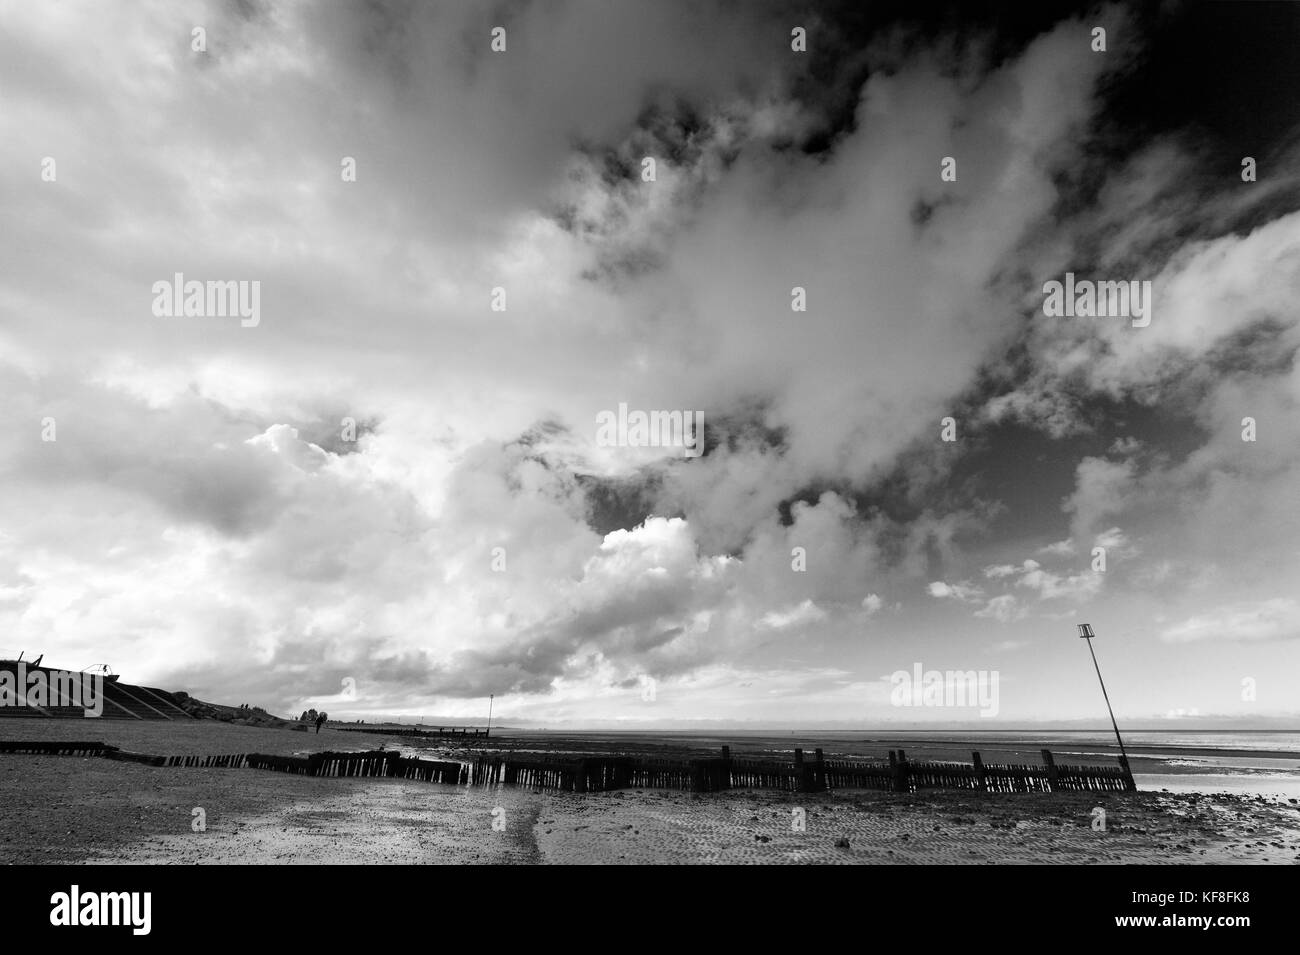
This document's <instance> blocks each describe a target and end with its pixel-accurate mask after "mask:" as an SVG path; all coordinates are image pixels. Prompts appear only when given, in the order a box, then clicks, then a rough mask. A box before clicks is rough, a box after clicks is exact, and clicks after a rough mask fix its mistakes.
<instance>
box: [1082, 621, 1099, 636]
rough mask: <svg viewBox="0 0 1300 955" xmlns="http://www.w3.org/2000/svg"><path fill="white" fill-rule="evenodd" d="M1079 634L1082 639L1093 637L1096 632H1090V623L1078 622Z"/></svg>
mask: <svg viewBox="0 0 1300 955" xmlns="http://www.w3.org/2000/svg"><path fill="white" fill-rule="evenodd" d="M1079 636H1080V638H1082V639H1084V640H1091V639H1092V638H1093V637H1095V636H1096V634H1095V633H1093V632H1092V624H1090V623H1081V624H1079Z"/></svg>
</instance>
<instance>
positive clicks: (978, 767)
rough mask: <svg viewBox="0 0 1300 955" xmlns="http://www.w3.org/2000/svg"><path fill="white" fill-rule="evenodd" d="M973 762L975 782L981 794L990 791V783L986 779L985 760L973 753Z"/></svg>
mask: <svg viewBox="0 0 1300 955" xmlns="http://www.w3.org/2000/svg"><path fill="white" fill-rule="evenodd" d="M971 760H972V762H974V763H975V782H976V784H977V785H978V786H979V788H980V792H985V793H986V792H988V791H989V781H988V780H987V779H986V778H985V777H984V760H982V759H980V754H979V753H978V752H975V753H971Z"/></svg>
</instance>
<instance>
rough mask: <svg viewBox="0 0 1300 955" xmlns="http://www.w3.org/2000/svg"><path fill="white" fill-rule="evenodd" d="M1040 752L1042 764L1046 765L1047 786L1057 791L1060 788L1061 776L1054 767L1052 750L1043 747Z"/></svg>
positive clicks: (1054, 761)
mask: <svg viewBox="0 0 1300 955" xmlns="http://www.w3.org/2000/svg"><path fill="white" fill-rule="evenodd" d="M1042 753H1043V765H1045V766H1046V767H1047V788H1048V789H1050V790H1051V791H1052V792H1057V791H1059V789H1060V779H1061V777H1060V774H1059V773H1058V772H1057V769H1056V760H1055V759H1053V758H1052V751H1051V750H1050V749H1045V750H1043V751H1042Z"/></svg>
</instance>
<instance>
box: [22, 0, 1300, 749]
mask: <svg viewBox="0 0 1300 955" xmlns="http://www.w3.org/2000/svg"><path fill="white" fill-rule="evenodd" d="M858 7H859V5H855V4H845V5H842V6H840V5H834V4H818V5H813V6H810V5H807V4H802V3H779V2H768V3H761V4H746V5H743V6H742V5H738V4H733V3H726V2H715V3H689V4H688V3H685V2H656V3H653V4H652V3H631V2H623V3H596V2H567V3H501V4H493V3H439V4H437V5H432V4H416V3H406V2H390V3H378V2H377V3H339V4H324V5H314V4H307V3H303V2H286V3H275V4H267V3H258V2H251V0H242V2H237V3H215V2H212V3H204V2H152V3H150V2H143V3H132V4H129V5H128V4H125V3H119V2H110V3H102V2H70V3H61V4H57V5H48V4H47V5H41V6H40V7H39V8H33V7H31V6H30V5H29V4H21V3H15V2H9V0H4V2H0V220H2V222H3V228H0V263H2V264H0V396H3V400H4V407H5V414H4V417H3V421H4V425H3V427H2V428H0V645H3V647H4V648H5V650H8V651H10V652H12V653H14V654H16V653H17V652H18V651H20V650H22V651H24V652H25V653H26V654H27V656H28V658H30V657H32V656H35V655H36V654H38V653H41V652H44V653H45V654H46V662H47V663H50V664H53V665H58V666H64V667H69V668H72V669H80V668H81V667H83V666H89V665H91V664H96V663H101V662H108V663H109V664H110V665H111V666H112V667H113V668H114V669H115V670H117V671H118V672H119V673H121V674H123V676H124V679H126V680H127V681H129V682H135V683H143V684H147V685H151V686H162V687H165V688H167V689H174V690H185V691H187V692H189V693H191V694H193V695H195V696H197V697H199V698H201V699H205V700H212V701H216V702H222V703H228V704H240V703H245V702H247V703H250V704H253V705H261V706H264V707H266V708H267V709H269V710H271V711H272V712H279V713H282V714H296V713H297V712H299V711H300V710H303V709H306V708H307V707H309V706H311V707H316V708H321V709H327V710H328V711H329V712H330V714H331V715H332V716H335V717H338V718H368V719H374V718H378V717H380V716H394V715H396V716H403V717H406V718H410V717H413V716H418V715H421V714H425V715H429V716H430V717H443V718H446V719H449V720H450V719H462V720H481V719H482V717H483V716H484V715H485V711H486V709H487V698H488V696H489V695H493V696H494V697H495V700H494V702H493V706H494V713H495V718H496V719H497V720H501V721H504V722H507V723H510V722H514V723H517V724H519V725H529V724H545V725H569V726H581V725H590V726H595V725H628V726H631V725H638V726H639V725H661V726H678V725H703V724H706V723H710V722H713V723H719V724H735V725H754V726H757V725H764V726H769V725H770V726H778V725H803V724H816V723H821V724H844V725H854V726H863V727H879V726H890V725H894V726H898V725H903V724H909V723H918V724H921V725H927V724H930V723H932V722H935V721H941V722H946V723H968V724H969V725H971V726H975V727H978V728H997V727H999V726H1013V725H1014V726H1024V725H1030V724H1037V723H1041V722H1044V721H1075V720H1082V721H1091V722H1092V723H1097V721H1104V720H1105V710H1104V703H1103V701H1102V699H1101V696H1100V691H1099V689H1098V687H1097V683H1096V675H1095V673H1094V672H1093V669H1092V664H1091V660H1090V659H1089V657H1088V653H1087V646H1086V645H1085V644H1084V643H1083V642H1082V641H1081V640H1079V639H1078V638H1077V632H1076V624H1078V623H1084V622H1086V623H1090V624H1092V625H1093V627H1094V628H1095V630H1096V633H1097V638H1096V640H1095V641H1094V649H1095V650H1096V652H1097V655H1098V658H1099V660H1100V663H1101V666H1102V669H1103V673H1104V675H1105V677H1106V678H1107V681H1108V682H1107V689H1108V690H1109V694H1110V698H1111V701H1112V702H1113V703H1114V706H1115V710H1116V714H1117V716H1120V717H1121V718H1123V719H1125V720H1129V721H1138V722H1140V723H1143V724H1144V725H1152V726H1166V725H1167V726H1170V727H1177V726H1183V725H1187V721H1189V720H1193V721H1195V720H1202V721H1208V722H1209V723H1210V724H1213V725H1222V726H1241V727H1247V726H1250V727H1253V726H1282V725H1287V726H1291V727H1294V726H1295V725H1296V722H1297V720H1300V683H1297V680H1296V674H1297V673H1300V593H1297V591H1296V586H1295V585H1296V582H1297V580H1300V506H1297V505H1300V484H1298V482H1297V479H1298V477H1300V471H1298V467H1300V416H1298V415H1297V405H1298V404H1300V369H1298V367H1297V364H1296V361H1295V356H1296V350H1297V347H1300V311H1298V310H1297V305H1296V302H1297V293H1300V162H1297V159H1298V158H1300V156H1298V149H1300V136H1298V134H1300V112H1298V110H1300V106H1297V104H1300V96H1297V93H1300V72H1298V71H1300V67H1297V64H1296V62H1295V58H1294V56H1293V50H1294V46H1295V43H1296V41H1297V39H1300V8H1298V7H1297V6H1295V5H1287V4H1281V5H1275V4H1269V3H1259V4H1212V3H1206V4H1177V3H1166V4H1163V5H1159V6H1145V7H1143V8H1141V9H1138V8H1124V7H1120V6H1106V5H1102V6H1087V5H1077V6H1076V5H1070V4H1061V3H1049V4H1042V5H1034V8H1033V10H1032V12H1026V11H1023V10H1020V11H1017V8H1016V6H1014V5H1011V6H1008V5H1005V4H996V3H990V4H983V5H981V4H974V5H970V4H966V5H961V6H946V5H944V6H940V5H932V6H929V7H925V6H924V5H922V8H921V9H920V11H919V12H918V10H917V8H916V6H915V5H891V4H880V5H872V7H871V12H864V11H863V10H861V9H859V8H858ZM498 27H500V28H502V29H503V30H504V33H503V34H498V36H499V37H503V38H504V47H505V48H504V49H493V40H494V34H493V31H494V28H498ZM1098 29H1101V30H1104V31H1105V35H1104V47H1105V48H1104V50H1102V49H1097V48H1096V47H1097V45H1098V39H1097V36H1098V35H1097V33H1096V30H1098ZM796 30H802V31H803V33H802V37H803V41H802V46H803V49H794V48H793V47H797V46H800V45H801V43H800V42H799V41H797V40H796V39H795V37H794V34H793V33H792V31H796ZM196 31H198V32H196ZM498 45H500V44H499V42H498ZM1247 157H1249V158H1250V159H1251V160H1253V163H1252V164H1251V165H1252V166H1253V169H1254V175H1253V176H1248V175H1247V173H1246V172H1245V171H1244V170H1245V167H1244V166H1243V160H1245V159H1246V158H1247ZM647 158H649V159H653V160H654V168H653V178H652V179H648V178H647V175H646V169H647V166H646V164H645V162H644V160H646V159H647ZM945 159H952V160H955V163H954V164H949V167H947V168H950V172H951V171H952V170H955V177H954V176H953V175H948V176H946V177H945V176H944V174H943V173H944V169H945V168H946V167H945V162H944V161H945ZM51 160H53V162H51ZM352 173H354V175H353V174H352ZM178 273H179V274H181V275H182V276H183V277H184V280H185V281H192V280H197V281H200V282H207V281H222V282H226V281H233V282H237V283H252V282H256V283H258V289H259V294H260V299H259V302H260V304H259V311H258V314H257V316H256V320H255V321H241V319H240V317H238V316H232V315H220V314H201V315H194V314H191V315H184V314H180V315H172V314H166V312H167V310H166V309H162V310H161V311H162V312H163V314H159V312H160V309H159V308H158V307H157V305H156V298H157V294H158V293H157V291H156V289H155V283H158V282H162V283H164V287H166V286H169V285H170V283H172V281H173V277H174V276H175V275H177V274H178ZM1066 273H1073V274H1074V275H1075V276H1076V277H1077V278H1078V279H1080V280H1084V279H1087V280H1097V281H1125V282H1128V281H1135V282H1149V283H1150V286H1149V288H1150V290H1151V292H1150V296H1151V297H1150V313H1149V317H1150V321H1149V324H1146V325H1141V324H1140V323H1138V322H1136V321H1130V320H1129V318H1128V317H1125V316H1122V315H1120V316H1116V315H1109V316H1104V317H1079V316H1074V317H1068V316H1057V315H1049V314H1047V311H1046V310H1045V309H1044V307H1043V303H1044V297H1045V293H1044V285H1045V283H1047V282H1050V281H1053V280H1056V281H1064V277H1065V275H1066ZM248 287H250V288H251V285H249V286H248ZM795 290H802V296H801V297H802V300H803V301H802V304H803V305H804V308H803V310H796V307H795V302H796V298H797V297H800V296H797V295H796V292H795ZM199 311H202V310H201V309H200V310H199ZM620 405H624V406H626V407H627V408H629V409H633V410H636V409H642V410H645V411H652V410H660V411H674V410H676V411H683V412H684V411H692V412H696V413H697V414H699V415H701V416H702V418H703V422H704V423H703V445H704V453H703V454H702V455H700V456H698V457H690V456H687V455H685V454H683V449H682V448H681V447H672V446H667V447H630V446H626V443H625V444H623V445H618V444H614V445H611V444H610V443H609V442H607V441H604V440H602V439H601V436H600V434H599V431H598V427H597V422H598V421H599V420H600V416H601V415H602V412H606V413H616V412H617V410H618V409H619V408H620ZM1247 418H1249V419H1251V420H1252V422H1253V424H1252V425H1251V426H1250V428H1248V427H1247V424H1246V422H1245V421H1244V419H1247ZM1248 430H1253V434H1252V435H1251V436H1252V437H1253V440H1244V438H1243V435H1244V434H1245V433H1246V432H1247V431H1248ZM1097 548H1102V551H1101V552H1100V553H1103V554H1104V567H1102V566H1100V565H1099V564H1098V556H1097V555H1098V553H1099V552H1098V551H1097V550H1096V549H1097ZM917 668H920V670H921V671H922V672H926V671H938V672H939V673H946V672H949V671H952V672H967V671H975V672H976V673H977V674H981V675H983V676H986V677H988V678H989V679H990V680H991V679H992V678H994V677H996V686H997V705H996V707H994V708H993V709H994V710H995V711H996V712H984V713H983V715H981V712H982V711H981V709H979V708H976V707H972V706H961V705H958V706H920V707H917V706H903V705H899V698H898V694H896V693H895V692H894V691H895V690H896V688H897V686H898V680H897V678H896V675H897V674H898V673H900V672H903V673H907V674H911V673H913V672H915V671H916V669H917ZM984 709H985V710H988V708H987V707H985V708H984ZM1098 725H1100V724H1099V723H1098Z"/></svg>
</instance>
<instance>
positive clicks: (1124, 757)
mask: <svg viewBox="0 0 1300 955" xmlns="http://www.w3.org/2000/svg"><path fill="white" fill-rule="evenodd" d="M1119 768H1120V769H1122V770H1124V789H1125V790H1126V791H1128V792H1131V793H1132V792H1137V788H1138V787H1137V783H1136V782H1135V781H1134V780H1133V770H1131V769H1129V765H1128V754H1127V753H1123V754H1121V755H1120V758H1119Z"/></svg>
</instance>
